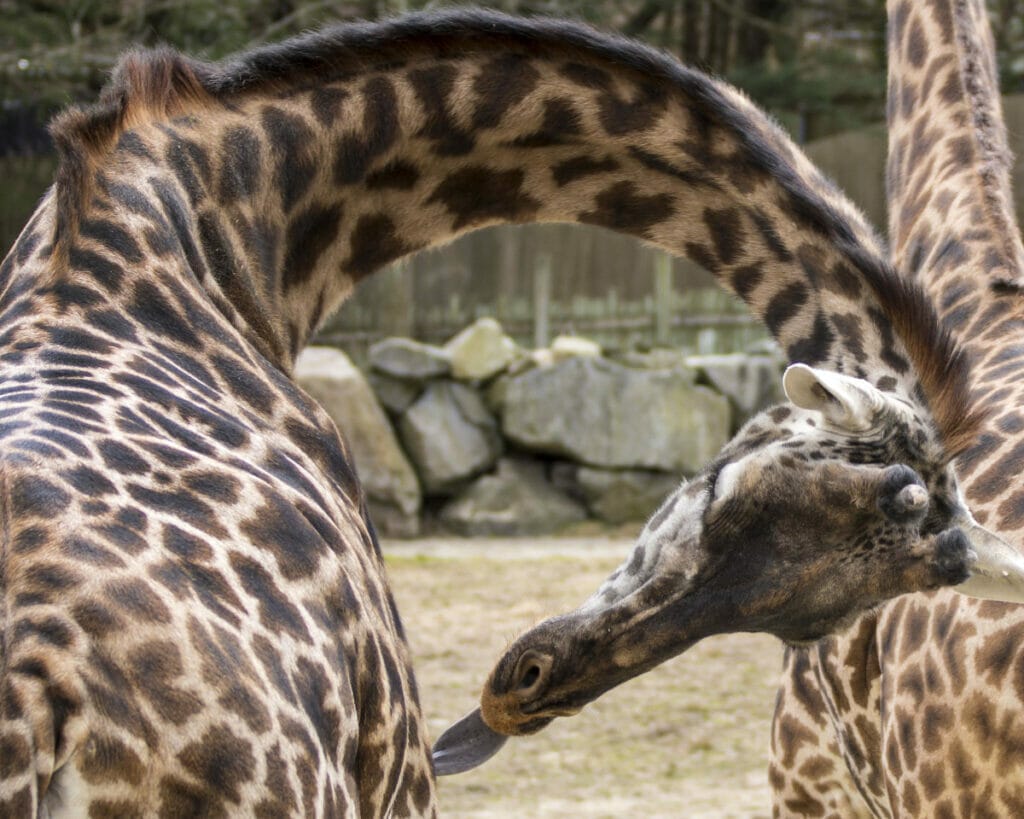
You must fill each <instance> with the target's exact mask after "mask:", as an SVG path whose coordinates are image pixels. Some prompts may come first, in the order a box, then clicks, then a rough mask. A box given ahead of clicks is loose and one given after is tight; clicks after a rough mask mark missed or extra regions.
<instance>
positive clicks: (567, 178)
mask: <svg viewBox="0 0 1024 819" xmlns="http://www.w3.org/2000/svg"><path fill="white" fill-rule="evenodd" d="M618 169H619V163H618V162H617V161H615V160H614V159H612V158H611V157H603V158H601V159H595V158H593V157H590V156H576V157H573V158H572V159H566V160H564V161H562V162H559V163H558V164H557V165H555V166H554V167H553V168H552V169H551V176H552V177H553V178H554V180H555V184H557V185H558V187H560V188H561V187H564V186H565V185H568V184H569V183H570V182H575V181H576V180H577V179H584V178H586V177H588V176H593V175H594V174H601V173H610V172H611V171H617V170H618Z"/></svg>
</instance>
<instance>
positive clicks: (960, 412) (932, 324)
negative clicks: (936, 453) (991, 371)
mask: <svg viewBox="0 0 1024 819" xmlns="http://www.w3.org/2000/svg"><path fill="white" fill-rule="evenodd" d="M859 267H860V270H861V271H862V272H863V273H864V274H865V280H866V281H867V283H868V285H869V286H870V287H871V289H872V291H873V292H874V293H875V295H876V297H877V298H878V301H879V304H880V306H881V308H882V311H883V312H884V313H885V318H886V319H887V320H888V321H889V323H890V325H891V326H892V328H893V330H894V331H895V332H896V335H898V336H899V338H900V339H901V340H902V341H903V344H904V346H905V347H906V349H907V354H908V355H909V356H910V361H911V363H912V365H913V367H914V373H915V374H916V375H917V378H918V383H919V385H920V391H921V393H922V394H921V395H918V396H916V397H917V399H918V400H919V401H921V402H922V403H923V404H924V405H925V406H926V407H927V408H928V409H929V411H930V412H931V416H932V421H933V423H934V425H935V429H936V431H937V432H938V434H939V438H940V439H941V441H942V444H943V448H944V449H945V452H946V455H947V456H948V457H949V459H950V460H953V459H954V458H956V457H958V456H959V455H962V454H963V453H964V452H965V451H966V450H967V449H968V448H969V447H970V446H972V445H973V444H974V442H975V440H976V439H977V437H978V435H979V434H980V432H981V429H982V427H983V426H984V424H985V421H986V420H987V418H988V412H987V411H986V410H985V409H984V407H983V406H981V405H980V404H978V402H976V401H975V400H974V398H973V396H972V393H971V387H972V378H971V361H970V358H969V356H968V354H967V350H966V349H965V348H964V347H963V346H962V345H960V344H959V343H958V342H957V341H956V339H955V338H954V337H953V334H952V333H951V332H950V330H949V328H947V327H946V326H945V325H943V323H942V320H941V319H940V318H939V314H938V312H937V311H936V310H935V307H934V305H933V304H932V303H931V301H930V300H929V298H928V296H927V294H926V293H925V292H924V290H923V289H922V288H921V286H920V285H919V284H918V283H917V282H916V281H914V280H912V279H910V278H909V277H906V276H900V275H898V274H897V273H896V271H895V269H894V268H893V267H892V266H891V265H889V264H888V263H878V262H877V260H874V259H870V260H865V263H864V264H862V265H860V266H859Z"/></svg>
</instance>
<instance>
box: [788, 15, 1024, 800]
mask: <svg viewBox="0 0 1024 819" xmlns="http://www.w3.org/2000/svg"><path fill="white" fill-rule="evenodd" d="M888 14H889V34H888V55H889V89H888V121H889V159H888V168H887V195H888V199H889V234H890V241H891V245H892V250H891V254H892V260H893V263H894V265H895V267H896V268H897V269H898V270H899V272H900V273H901V274H902V275H905V276H907V277H910V278H913V279H914V280H916V281H917V282H919V283H920V284H921V286H923V287H924V288H925V289H926V290H927V292H928V294H929V297H930V298H931V300H932V301H933V303H934V304H935V305H936V307H937V309H938V310H939V312H940V313H941V316H942V319H943V322H944V324H945V325H946V326H947V327H949V328H950V329H951V331H952V332H953V333H954V335H955V336H956V337H957V339H958V341H959V342H960V343H961V344H962V345H963V347H964V348H965V349H966V350H967V351H968V353H969V355H970V356H971V358H972V359H973V361H974V365H975V376H974V387H973V392H974V397H973V399H972V400H973V402H974V403H975V404H976V405H980V406H984V407H985V408H986V410H987V411H988V421H987V422H986V423H985V424H984V425H983V427H982V429H981V434H980V435H979V437H978V439H977V441H976V442H975V444H974V445H973V446H971V447H969V448H968V449H967V450H966V451H965V452H964V453H963V455H962V456H961V457H960V458H959V459H958V460H957V462H956V469H957V473H958V476H959V478H960V480H961V485H962V488H963V490H964V493H965V495H966V498H967V500H968V501H969V503H970V506H971V509H972V511H973V512H974V513H975V515H976V516H977V518H978V520H980V521H983V522H985V523H986V524H988V525H990V526H992V527H993V528H994V530H995V531H997V532H998V533H999V534H1000V535H1001V536H1002V537H1004V538H1006V539H1007V540H1008V541H1009V542H1010V543H1011V544H1013V545H1014V547H1015V548H1017V549H1019V548H1021V546H1022V544H1024V512H1022V510H1024V502H1022V492H1024V487H1022V484H1021V481H1020V458H1021V455H1020V452H1021V446H1022V444H1021V437H1020V432H1021V430H1022V429H1024V423H1022V420H1021V414H1020V406H1021V399H1020V396H1021V386H1020V385H1021V384H1022V383H1024V379H1022V377H1021V357H1020V350H1021V348H1020V346H1019V345H1020V328H1021V319H1022V318H1024V314H1022V312H1021V306H1020V288H1021V283H1022V281H1024V279H1022V272H1024V263H1022V262H1024V250H1022V245H1021V239H1020V233H1019V231H1018V229H1017V226H1016V219H1015V215H1014V209H1013V204H1012V203H1013V200H1012V198H1011V194H1010V179H1009V169H1010V154H1009V150H1008V148H1007V144H1006V133H1005V127H1004V125H1003V118H1002V108H1001V102H1000V97H999V91H998V87H999V86H998V78H997V72H996V67H995V61H994V47H993V40H992V33H991V30H990V28H989V23H988V18H987V12H986V9H985V5H984V3H983V2H977V1H976V0H957V2H954V1H953V0H932V2H928V3H915V2H904V1H903V0H890V2H889V3H888ZM1022 625H1024V611H1022V610H1021V609H1020V608H1019V607H1016V606H1008V605H1002V604H997V603H992V602H985V603H978V602H977V601H971V600H967V599H965V598H963V597H960V596H956V595H950V594H945V593H943V592H936V593H934V594H931V595H929V596H927V597H924V596H921V595H914V596H911V597H907V598H904V599H901V600H899V601H896V602H893V603H891V604H889V605H887V606H885V607H884V608H883V609H881V611H880V612H878V614H877V616H875V617H871V618H866V619H865V620H863V621H862V622H861V623H860V624H859V625H858V627H857V628H855V629H853V630H851V632H850V633H848V634H845V635H843V636H841V637H837V638H834V639H832V640H829V641H825V642H824V643H823V644H821V645H819V646H817V647H815V648H814V649H812V650H809V651H799V652H791V653H790V654H789V655H788V656H787V661H786V663H787V673H788V678H787V681H786V684H784V685H783V687H782V690H781V691H780V696H779V702H778V710H777V713H776V717H775V725H774V732H773V762H772V776H771V778H772V783H773V785H774V787H775V796H776V802H775V813H776V815H781V816H791V815H801V816H835V815H842V816H872V817H889V816H921V817H925V816H927V817H932V816H935V817H951V818H952V817H962V816H1018V815H1022V814H1024V767H1022V765H1021V764H1020V749H1021V743H1022V741H1024V690H1022V689H1021V687H1020V683H1019V680H1020V677H1019V669H1020V668H1021V667H1022V664H1024V653H1022V646H1021V642H1020V640H1019V639H1015V635H1016V634H1019V633H1020V629H1021V626H1022Z"/></svg>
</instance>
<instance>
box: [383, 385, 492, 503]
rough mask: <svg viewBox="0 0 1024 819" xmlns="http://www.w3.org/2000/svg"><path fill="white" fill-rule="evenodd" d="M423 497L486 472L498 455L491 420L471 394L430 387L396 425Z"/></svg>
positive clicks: (460, 389)
mask: <svg viewBox="0 0 1024 819" xmlns="http://www.w3.org/2000/svg"><path fill="white" fill-rule="evenodd" d="M398 430H399V434H400V435H401V437H402V443H403V444H404V445H405V451H406V452H408V453H409V457H410V458H411V459H412V462H413V464H414V465H415V467H416V472H417V473H418V474H419V476H420V481H421V483H422V485H423V491H424V492H426V493H427V494H430V495H437V494H444V493H447V492H451V491H452V490H454V489H457V488H459V487H460V486H461V485H463V484H464V483H465V482H466V481H467V480H468V479H470V478H472V477H474V476H476V475H479V474H480V473H481V472H485V471H487V470H488V469H490V468H491V467H492V466H493V465H494V463H495V462H496V461H497V459H498V456H499V455H500V454H501V448H502V447H501V436H500V435H499V434H498V425H497V422H496V421H495V419H494V417H493V416H492V415H491V414H490V413H489V412H488V411H487V407H485V406H484V402H483V399H481V398H480V395H479V394H478V393H477V392H476V391H475V390H473V389H471V388H469V387H467V386H466V385H464V384H459V383H456V382H454V381H434V382H431V383H430V384H428V385H427V388H426V390H424V392H423V395H421V396H420V397H419V399H418V400H417V401H416V403H415V404H413V405H412V406H411V407H409V409H408V410H406V412H405V415H403V416H402V419H401V421H399V424H398Z"/></svg>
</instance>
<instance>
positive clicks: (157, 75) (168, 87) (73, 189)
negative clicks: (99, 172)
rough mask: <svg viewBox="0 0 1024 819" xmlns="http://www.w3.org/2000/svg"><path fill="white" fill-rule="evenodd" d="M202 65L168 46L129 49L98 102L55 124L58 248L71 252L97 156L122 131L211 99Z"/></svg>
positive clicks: (72, 110) (65, 113) (52, 132)
mask: <svg viewBox="0 0 1024 819" xmlns="http://www.w3.org/2000/svg"><path fill="white" fill-rule="evenodd" d="M200 65H201V64H200V63H195V62H193V61H192V60H189V59H188V58H187V57H184V56H183V55H181V54H179V53H178V52H176V51H174V50H172V49H169V48H161V49H154V50H151V51H142V50H133V51H129V52H128V53H126V54H125V55H124V56H123V57H122V58H121V59H120V60H119V61H118V64H117V67H116V68H115V69H114V72H113V74H112V75H111V78H110V81H109V82H108V83H107V85H106V86H105V87H104V89H103V92H102V94H101V95H100V98H99V100H98V101H97V102H95V103H93V104H92V105H88V106H74V107H72V108H69V109H67V110H66V111H63V112H62V113H60V114H59V115H58V116H57V117H55V118H54V120H53V122H51V123H50V135H51V136H52V137H53V142H54V145H55V146H56V148H57V156H58V159H59V164H58V167H57V178H56V185H55V190H56V195H57V221H56V229H55V236H54V250H55V252H57V253H64V252H66V250H67V248H68V246H69V244H70V242H71V240H72V239H73V237H74V234H75V232H76V230H77V222H78V214H79V212H80V210H81V208H82V205H83V203H84V202H86V201H87V200H88V197H89V194H90V190H91V184H92V179H93V175H94V165H95V162H96V158H97V157H99V156H102V155H103V153H104V152H105V151H106V150H108V149H109V147H110V146H111V145H112V143H113V142H114V141H115V140H116V139H117V137H118V135H119V134H121V133H122V132H124V131H125V130H127V129H129V128H131V127H133V126H134V125H136V124H138V123H140V122H144V121H146V120H148V119H156V118H163V117H172V116H175V115H177V114H179V113H181V112H183V111H185V110H186V109H187V108H188V107H189V106H190V105H193V104H195V103H196V102H200V101H202V100H204V99H206V98H208V94H207V92H206V91H205V90H204V89H203V86H202V83H201V82H200V80H199V78H198V76H197V73H196V68H197V67H199V66H200Z"/></svg>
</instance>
